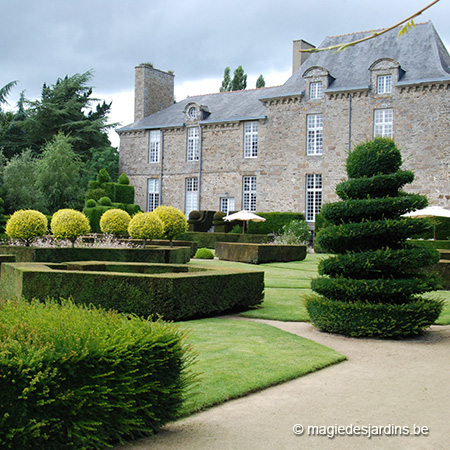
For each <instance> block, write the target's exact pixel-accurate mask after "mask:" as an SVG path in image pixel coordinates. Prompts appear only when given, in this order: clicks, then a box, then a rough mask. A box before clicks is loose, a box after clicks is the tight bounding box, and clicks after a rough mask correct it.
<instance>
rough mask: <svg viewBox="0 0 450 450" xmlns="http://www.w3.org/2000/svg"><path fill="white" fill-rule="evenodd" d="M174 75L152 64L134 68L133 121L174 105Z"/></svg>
mask: <svg viewBox="0 0 450 450" xmlns="http://www.w3.org/2000/svg"><path fill="white" fill-rule="evenodd" d="M174 78H175V76H174V74H173V73H171V72H163V71H161V70H158V69H155V68H154V67H153V65H152V64H140V65H139V66H137V67H136V68H135V83H134V121H135V122H137V121H138V120H140V119H143V118H144V117H147V116H150V115H152V114H154V113H156V112H158V111H161V110H162V109H164V108H167V107H168V106H170V105H172V104H173V103H174V99H175V97H174Z"/></svg>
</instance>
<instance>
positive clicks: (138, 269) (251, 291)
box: [0, 261, 264, 320]
mask: <svg viewBox="0 0 450 450" xmlns="http://www.w3.org/2000/svg"><path fill="white" fill-rule="evenodd" d="M169 270H170V271H171V272H170V273H169V272H168V271H169ZM162 272H165V273H162ZM1 273H2V276H1V280H0V295H1V297H2V298H16V299H17V298H21V297H22V296H24V297H25V298H27V299H32V298H37V299H41V300H44V299H45V298H47V297H48V295H49V293H51V295H52V296H54V297H55V298H69V297H71V298H73V300H74V302H75V303H77V304H86V305H89V304H93V305H95V306H100V307H102V308H105V309H114V310H116V311H119V312H124V313H133V314H137V315H139V316H144V317H147V316H150V315H155V314H156V315H160V316H162V317H163V318H164V319H165V320H187V319H192V318H197V317H205V316H209V315H217V314H221V313H224V312H227V311H231V310H234V309H236V310H247V309H249V308H251V307H253V306H256V305H258V304H260V303H261V302H262V300H263V298H264V272H262V271H261V272H260V271H247V270H243V269H210V268H200V269H199V268H198V267H197V266H196V267H195V268H194V267H190V266H189V265H169V264H161V265H158V264H156V265H155V264H133V263H122V264H119V263H115V262H108V261H104V262H98V261H97V262H95V261H94V262H93V261H87V262H75V263H65V264H56V263H53V264H41V263H3V264H2V268H1Z"/></svg>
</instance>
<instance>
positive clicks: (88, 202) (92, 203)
mask: <svg viewBox="0 0 450 450" xmlns="http://www.w3.org/2000/svg"><path fill="white" fill-rule="evenodd" d="M96 206H97V202H96V201H95V200H94V199H93V198H90V199H88V200H86V208H95V207H96Z"/></svg>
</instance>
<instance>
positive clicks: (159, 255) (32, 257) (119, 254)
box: [0, 245, 192, 264]
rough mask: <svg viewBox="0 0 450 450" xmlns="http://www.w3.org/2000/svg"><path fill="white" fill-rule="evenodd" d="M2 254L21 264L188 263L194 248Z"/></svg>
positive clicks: (10, 248) (15, 249)
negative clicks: (89, 262) (101, 262)
mask: <svg viewBox="0 0 450 450" xmlns="http://www.w3.org/2000/svg"><path fill="white" fill-rule="evenodd" d="M0 253H1V254H5V255H14V256H15V257H16V261H17V262H55V263H60V262H64V261H119V262H148V263H171V264H184V263H187V262H189V260H190V257H191V254H192V248H191V247H168V246H160V247H159V246H155V247H151V246H147V247H146V248H95V247H75V248H70V247H64V248H61V247H60V248H43V247H21V246H15V245H2V246H0Z"/></svg>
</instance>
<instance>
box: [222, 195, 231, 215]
mask: <svg viewBox="0 0 450 450" xmlns="http://www.w3.org/2000/svg"><path fill="white" fill-rule="evenodd" d="M220 210H221V211H222V212H224V213H225V214H227V215H228V214H230V211H234V210H235V201H234V197H221V198H220Z"/></svg>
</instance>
